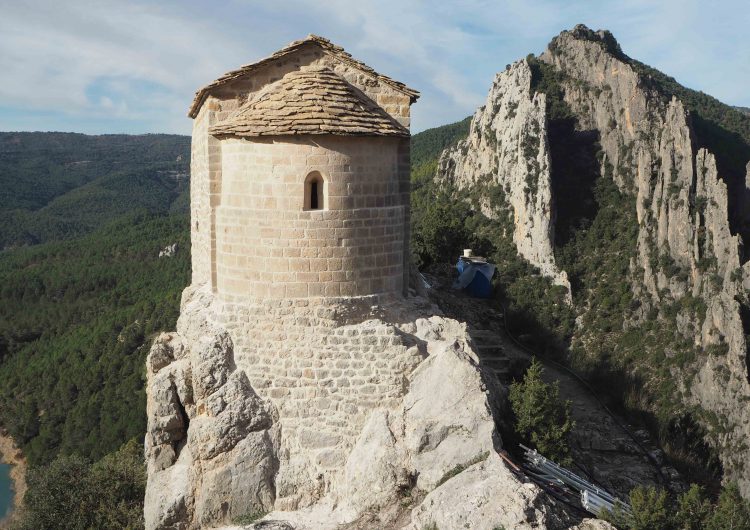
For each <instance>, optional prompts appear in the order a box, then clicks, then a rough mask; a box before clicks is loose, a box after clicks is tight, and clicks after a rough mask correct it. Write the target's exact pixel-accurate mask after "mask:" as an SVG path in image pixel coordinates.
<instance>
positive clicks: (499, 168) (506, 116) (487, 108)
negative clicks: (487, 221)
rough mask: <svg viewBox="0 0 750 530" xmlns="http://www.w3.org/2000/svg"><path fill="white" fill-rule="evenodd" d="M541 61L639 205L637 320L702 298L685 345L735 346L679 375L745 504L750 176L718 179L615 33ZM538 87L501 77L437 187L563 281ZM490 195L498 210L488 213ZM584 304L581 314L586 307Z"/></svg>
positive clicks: (672, 103) (560, 46)
mask: <svg viewBox="0 0 750 530" xmlns="http://www.w3.org/2000/svg"><path fill="white" fill-rule="evenodd" d="M538 60H539V61H541V66H543V67H544V68H549V69H552V70H553V71H555V72H557V74H558V75H557V78H556V79H557V82H558V83H559V85H560V94H562V96H563V99H564V103H565V104H566V106H567V107H568V109H569V110H570V112H571V113H572V115H573V116H574V118H575V132H580V133H581V134H584V133H588V134H595V136H596V149H597V150H599V156H598V158H596V160H593V161H592V163H593V164H595V165H596V164H598V165H599V173H600V174H601V175H603V176H605V177H606V176H608V175H611V178H612V180H613V181H614V183H615V184H616V185H617V187H618V188H619V189H620V191H621V192H623V193H624V194H626V195H627V196H628V197H629V199H628V200H631V199H630V198H634V199H635V200H634V202H635V213H636V217H637V221H638V235H637V255H636V256H634V257H633V258H632V259H631V262H630V270H629V272H628V275H627V278H626V281H628V282H629V283H630V286H631V290H632V292H633V293H634V294H635V297H636V299H637V302H638V304H639V309H638V310H637V311H635V312H634V316H633V317H632V318H633V319H634V321H636V322H637V321H639V319H644V318H646V317H647V315H648V314H649V311H650V310H651V309H656V308H659V307H665V306H666V305H668V304H674V303H679V301H680V300H681V299H684V297H686V296H688V295H689V296H691V297H692V298H695V299H699V300H702V301H703V303H705V305H706V311H705V315H698V316H692V317H688V316H685V315H683V316H680V317H679V318H678V323H677V326H678V330H679V332H680V333H682V334H683V336H684V339H686V340H687V341H689V342H690V343H693V344H695V345H696V346H697V347H698V348H703V349H706V348H710V347H721V348H724V347H726V348H728V351H727V354H726V355H725V356H716V355H708V354H704V355H699V356H698V359H697V361H696V363H695V366H692V367H691V370H692V371H697V375H696V376H695V378H692V376H690V377H689V376H688V375H687V373H681V370H677V371H676V372H675V374H674V376H675V378H676V380H678V381H682V386H683V394H684V397H683V403H685V405H686V406H694V405H697V406H699V407H700V408H702V409H704V410H706V411H708V413H709V414H710V415H715V416H716V417H719V418H721V423H722V428H721V430H722V431H723V432H722V434H721V435H715V436H712V437H711V443H713V444H714V445H716V446H717V448H718V449H719V452H720V454H721V459H722V463H723V465H724V469H725V472H726V476H727V477H728V478H731V480H736V481H738V482H739V484H740V488H741V490H742V491H743V494H744V495H750V468H747V467H746V466H744V465H743V464H742V463H741V461H742V460H747V457H748V452H747V450H746V449H742V450H739V448H742V447H745V446H746V444H744V442H743V441H745V440H747V438H748V437H749V436H750V427H749V426H750V411H749V410H748V409H747V407H744V406H742V403H743V401H744V400H747V399H750V382H749V381H750V379H749V377H748V368H747V366H748V365H747V360H746V349H747V344H746V340H745V332H744V330H743V323H742V319H743V316H742V315H743V314H748V305H749V303H748V299H749V298H750V297H749V296H748V293H749V289H750V265H748V263H744V264H743V263H742V260H743V259H745V258H744V254H745V252H744V250H743V241H742V237H741V235H740V233H739V232H741V230H742V227H743V226H747V225H748V222H747V217H748V215H749V212H750V168H747V169H746V173H747V177H746V178H745V179H744V182H740V181H739V180H738V179H737V178H736V177H737V176H736V175H734V176H731V179H730V176H728V175H722V174H720V172H719V169H718V167H717V163H716V160H715V157H714V154H712V153H710V152H709V151H708V150H707V149H705V148H701V147H700V142H699V139H698V138H697V137H696V130H697V128H696V129H694V127H693V125H694V118H693V116H691V114H690V112H688V110H687V109H686V107H685V105H684V104H683V102H682V101H680V100H679V99H678V98H677V97H668V98H667V97H664V94H662V93H660V92H658V91H657V89H655V88H654V84H655V83H654V82H653V80H652V79H650V78H649V76H648V74H644V73H643V70H642V69H640V67H639V66H638V65H637V64H636V63H635V62H634V61H632V60H630V59H629V58H628V57H627V56H625V55H624V53H623V52H622V50H621V49H620V47H619V45H618V44H617V42H616V41H615V39H614V37H612V35H611V34H610V33H609V32H606V31H598V32H594V31H591V30H590V29H588V28H586V27H585V26H577V27H576V28H574V29H573V30H571V31H564V32H562V33H561V34H560V35H559V36H557V37H555V38H554V39H553V40H552V42H551V43H550V45H549V46H548V48H547V50H546V51H545V52H544V53H543V54H542V55H541V56H540V57H539V59H538ZM541 66H539V68H540V67H541ZM535 68H537V67H535ZM532 81H533V79H532V68H531V64H530V63H529V62H528V61H527V60H523V61H519V62H517V63H515V64H514V65H512V66H511V67H510V68H508V69H506V70H505V71H504V72H501V73H499V74H497V76H496V78H495V81H494V82H493V85H492V87H491V88H490V91H489V93H488V96H487V101H486V103H485V104H484V106H482V107H480V108H479V109H478V110H477V112H476V113H475V115H474V118H473V120H472V125H471V129H470V132H469V136H468V137H467V139H466V140H465V141H463V142H460V143H459V144H458V145H457V146H456V147H454V148H450V149H448V150H446V151H445V152H444V153H443V154H442V156H441V158H440V164H439V169H438V173H437V175H436V179H437V181H438V182H452V183H453V184H455V186H456V187H457V188H459V189H461V190H468V191H469V192H470V194H471V195H472V196H474V197H481V198H480V199H477V200H478V202H479V204H478V205H477V206H476V207H477V209H480V210H481V211H483V212H484V213H485V214H487V215H488V216H490V217H491V216H492V215H493V213H496V212H498V211H499V212H501V214H500V215H502V212H503V211H506V212H507V213H508V219H510V220H511V222H512V223H508V222H507V221H506V220H501V221H502V223H503V226H506V224H510V226H512V227H513V228H512V229H513V230H514V232H513V240H514V242H515V245H516V249H517V251H518V253H519V255H521V256H523V257H524V258H526V259H527V260H528V261H529V262H530V263H531V264H533V265H536V266H537V267H539V268H540V270H541V271H542V273H543V274H545V275H547V276H549V277H550V278H553V279H554V281H555V282H556V283H558V284H561V285H567V282H566V281H564V278H563V275H564V271H558V269H557V266H556V265H555V261H554V254H553V245H554V238H555V223H556V221H557V219H556V213H555V204H556V202H555V201H556V197H555V196H554V192H553V191H554V190H555V189H556V188H555V186H553V184H556V183H554V182H552V178H553V174H554V173H553V172H552V169H553V168H552V167H551V165H552V158H551V156H550V153H551V152H552V150H551V149H550V145H549V142H550V134H549V133H550V129H549V126H550V124H549V123H548V122H547V117H546V116H545V109H546V106H547V100H546V98H545V96H544V94H540V93H536V92H535V90H534V89H533V88H532ZM553 147H554V146H553ZM732 179H733V180H732ZM740 180H742V179H740ZM488 197H494V199H492V200H495V201H498V200H499V201H500V207H499V208H498V204H494V205H492V206H493V208H490V206H491V205H490V204H489V202H488V201H489V200H490V199H488ZM497 197H499V198H500V199H497ZM503 208H505V210H503ZM575 309H576V311H578V312H579V316H580V315H581V314H582V313H583V312H584V311H585V310H586V309H584V308H575ZM743 312H744V313H743ZM744 318H745V319H746V320H747V318H748V317H744ZM578 322H579V323H580V322H582V321H581V320H580V319H579V320H578ZM627 324H628V323H627V322H626V323H625V325H627ZM747 326H748V324H747V322H745V328H747ZM689 382H690V383H689ZM705 427H706V428H707V429H708V430H709V431H711V430H712V429H714V427H713V426H712V425H710V424H706V425H705Z"/></svg>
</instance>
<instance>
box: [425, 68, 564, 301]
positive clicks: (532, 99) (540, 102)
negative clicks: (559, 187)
mask: <svg viewBox="0 0 750 530" xmlns="http://www.w3.org/2000/svg"><path fill="white" fill-rule="evenodd" d="M531 77H532V72H531V68H529V65H528V63H526V62H524V61H521V62H518V63H516V64H514V65H513V66H511V68H510V69H508V70H507V71H506V72H504V73H502V74H499V75H498V76H497V77H496V78H495V82H494V83H493V85H492V88H491V89H490V92H489V94H488V95H487V101H486V103H485V105H484V106H483V107H480V108H479V110H477V112H476V114H475V115H474V119H473V120H472V123H471V130H470V132H469V136H468V138H467V139H466V140H464V141H461V142H460V143H459V144H458V145H457V146H456V147H454V148H452V149H450V150H448V151H446V152H445V153H443V155H442V157H441V159H440V166H439V170H438V171H439V173H440V174H441V175H442V176H443V177H444V178H446V179H450V180H451V182H452V184H454V185H455V186H456V188H458V189H459V190H467V189H468V190H470V189H472V188H473V187H477V186H482V187H483V188H485V189H486V188H490V189H499V190H500V191H501V193H503V194H504V195H505V197H506V200H507V203H508V204H509V206H510V207H511V208H512V215H513V220H514V222H513V233H512V235H513V241H514V242H515V244H516V247H517V248H518V252H519V254H521V255H522V256H523V257H524V258H526V259H527V260H528V261H529V262H530V263H531V264H533V265H535V266H537V267H539V269H540V270H541V272H542V274H544V275H546V276H549V277H551V278H553V279H554V282H555V283H556V284H558V285H562V286H565V287H567V288H569V287H570V284H569V283H568V279H567V276H566V275H565V273H564V272H562V271H560V270H559V269H558V268H557V266H556V264H555V256H554V253H553V243H554V238H555V233H554V227H555V223H554V222H555V219H554V208H553V204H552V190H551V181H550V153H549V148H548V139H547V118H546V109H547V101H546V96H545V94H541V93H538V92H534V91H533V90H532V89H531ZM489 200H490V197H489V196H487V195H485V196H479V197H478V204H479V206H480V208H482V211H483V212H484V213H485V214H486V215H487V216H488V217H493V216H494V215H495V213H494V212H493V210H492V208H491V205H490V204H489Z"/></svg>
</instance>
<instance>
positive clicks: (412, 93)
mask: <svg viewBox="0 0 750 530" xmlns="http://www.w3.org/2000/svg"><path fill="white" fill-rule="evenodd" d="M311 44H312V45H316V46H319V47H320V48H321V49H322V50H323V51H324V52H326V53H328V54H330V55H332V56H334V57H336V58H337V59H339V60H340V61H341V62H343V63H344V64H348V65H349V66H352V67H354V68H357V69H358V70H360V71H362V72H364V73H366V74H369V75H371V76H372V77H374V78H376V79H378V80H380V81H382V82H383V83H385V84H387V85H389V86H391V87H392V88H394V89H396V90H398V91H400V92H403V93H404V94H406V95H408V96H409V97H410V98H411V102H412V103H414V102H415V101H416V100H417V99H418V98H419V92H418V91H416V90H414V89H412V88H409V87H407V86H406V85H405V84H403V83H399V82H398V81H394V80H393V79H391V78H390V77H388V76H385V75H382V74H379V73H377V72H376V71H375V70H373V69H372V68H370V67H369V66H367V65H366V64H365V63H363V62H360V61H358V60H356V59H354V58H353V57H352V56H351V55H350V54H348V53H347V52H346V51H344V48H342V47H341V46H336V45H335V44H333V43H332V42H331V41H329V40H328V39H325V38H323V37H319V36H317V35H308V36H307V38H305V39H302V40H297V41H294V42H292V43H291V44H289V45H287V46H285V47H284V48H282V49H280V50H279V51H277V52H275V53H274V54H273V55H271V56H269V57H266V58H265V59H261V60H260V61H258V62H255V63H251V64H246V65H244V66H242V67H240V68H238V69H237V70H232V71H231V72H227V73H226V74H224V75H223V76H221V77H220V78H218V79H217V80H215V81H213V82H212V83H209V84H208V85H206V86H204V87H203V88H201V89H200V90H198V91H197V92H196V93H195V98H194V99H193V103H192V104H191V105H190V110H189V111H188V116H189V117H191V118H195V117H196V116H197V115H198V111H199V110H200V108H201V105H203V102H204V101H205V100H206V98H207V97H208V95H209V94H210V93H211V90H212V89H214V88H217V87H220V86H221V85H224V84H226V83H229V82H231V81H234V80H235V79H239V78H240V77H244V76H246V75H248V74H251V73H252V72H254V71H255V70H258V69H259V68H262V67H264V66H266V65H268V64H270V63H272V62H273V61H276V60H277V59H281V58H282V57H285V56H287V55H289V54H291V53H294V52H296V51H297V50H299V49H300V48H302V47H303V46H306V45H311Z"/></svg>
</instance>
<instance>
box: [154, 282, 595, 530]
mask: <svg viewBox="0 0 750 530" xmlns="http://www.w3.org/2000/svg"><path fill="white" fill-rule="evenodd" d="M360 302H361V301H359V302H358V301H357V300H356V299H351V300H349V301H346V300H344V301H341V302H322V301H318V302H304V303H300V302H298V303H297V304H294V303H292V302H290V303H281V304H280V307H282V306H283V310H281V309H279V308H276V311H277V313H276V314H274V313H273V311H271V310H270V307H265V308H264V310H263V311H260V310H258V308H255V310H252V309H248V308H246V309H245V311H246V313H245V315H247V314H248V313H249V314H253V315H255V317H254V318H255V320H254V321H253V322H252V323H248V322H247V320H249V317H246V316H245V317H243V312H242V311H241V310H240V309H238V308H237V307H234V308H233V309H232V311H227V308H226V307H225V306H223V305H222V304H220V303H218V302H217V301H216V299H215V298H214V297H213V295H212V294H210V293H209V292H206V291H205V290H203V289H200V288H193V287H191V288H188V289H187V290H186V291H185V294H184V296H183V304H182V308H181V315H180V319H179V321H178V324H177V331H176V332H172V333H164V334H162V335H160V336H159V337H158V338H157V339H156V341H155V342H154V345H153V347H152V349H151V352H150V353H149V356H148V361H147V371H148V385H147V394H148V429H147V434H146V459H147V464H148V485H147V491H146V499H145V522H146V528H148V529H157V528H158V529H193V528H209V527H210V528H213V527H221V526H222V525H230V524H231V523H232V522H233V521H235V520H237V519H238V518H241V517H243V516H248V517H249V516H253V517H257V518H260V517H263V516H265V517H264V520H265V521H274V523H273V524H276V525H277V526H274V528H276V527H278V528H285V529H295V528H300V529H302V528H305V529H315V528H320V529H328V528H333V527H336V528H373V527H378V528H384V527H391V526H394V525H395V526H397V527H404V528H411V529H413V530H419V529H421V528H424V527H425V526H427V525H430V524H437V526H439V527H441V528H453V527H455V526H456V525H457V524H458V523H457V522H458V521H460V522H461V524H463V523H467V524H471V527H472V528H486V529H488V530H489V529H491V528H495V527H497V526H499V525H503V526H505V527H506V528H540V527H541V528H553V529H554V528H560V529H562V528H568V527H571V526H572V524H573V523H572V522H571V519H570V517H569V516H568V515H566V513H565V511H564V510H563V509H562V508H561V506H560V505H558V504H557V503H555V501H554V500H552V499H551V498H550V497H548V496H546V495H545V494H544V493H543V492H542V490H541V489H540V488H538V487H537V486H535V485H533V484H530V483H523V482H522V481H521V480H520V479H519V478H518V477H517V476H516V475H515V474H514V473H513V472H512V471H511V469H510V468H509V467H508V466H507V464H506V463H505V462H504V461H503V460H502V459H501V458H500V456H499V455H498V453H497V450H498V449H500V447H501V440H500V437H499V434H498V432H497V430H496V426H495V422H496V419H497V415H498V414H499V413H500V411H499V409H498V406H499V403H500V401H499V399H498V397H499V392H501V390H500V389H499V387H498V382H497V380H496V379H493V378H494V375H491V374H489V373H485V372H484V370H483V369H482V368H480V367H479V361H478V358H477V356H476V354H475V353H474V351H473V349H472V346H471V342H470V338H469V335H468V334H467V331H466V326H465V325H464V324H460V323H458V322H456V321H454V320H451V319H448V318H444V317H441V316H434V315H435V313H436V312H438V313H439V310H437V308H435V307H434V306H431V305H430V304H429V303H427V302H426V300H424V299H421V298H416V299H412V300H411V301H404V300H392V301H390V302H388V303H384V304H380V305H378V306H374V307H373V306H370V305H369V304H364V305H363V304H361V303H360ZM281 314H283V317H282V316H280V315H281ZM295 323H296V325H297V326H298V327H297V328H295ZM272 329H274V330H275V331H270V330H272ZM303 329H306V330H308V333H307V335H305V336H303V337H298V336H297V335H296V333H297V332H299V331H301V330H303ZM279 333H280V334H281V335H283V337H284V340H283V341H281V342H274V340H273V335H274V334H279ZM248 336H251V337H254V338H255V339H256V340H260V341H263V342H264V343H266V342H268V343H270V344H272V346H273V347H272V353H273V354H272V355H270V356H269V357H268V358H267V359H263V355H262V353H261V352H260V351H259V350H257V349H255V350H254V349H253V348H252V347H251V346H250V345H249V344H248V342H247V341H248ZM264 362H269V363H272V364H271V365H265V364H264ZM298 364H299V366H300V368H299V373H297V370H298V368H297V366H298ZM274 366H275V368H274ZM302 366H304V367H302ZM279 370H281V371H283V372H284V373H286V374H288V375H286V376H282V375H280V372H279ZM389 370H390V372H392V373H393V374H394V376H395V378H394V379H393V381H392V382H393V385H391V384H390V383H391V381H390V379H389V378H388V377H386V376H385V375H384V374H386V373H390V372H389ZM274 372H276V373H274ZM379 385H385V386H386V387H387V389H388V393H387V395H386V394H383V395H381V396H379V397H377V398H374V397H373V396H374V395H375V394H376V393H377V392H378V390H377V388H378V386H379ZM464 468H465V469H466V470H465V471H463V472H462V473H460V474H458V475H456V473H457V471H461V470H462V469H464ZM454 475H456V476H454ZM451 477H452V478H451ZM467 483H469V484H470V485H471V487H467ZM480 486H481V487H480ZM396 520H398V525H396V523H395V521H396ZM264 524H266V525H271V524H272V523H270V522H267V523H264ZM592 524H599V525H600V526H596V527H597V528H609V526H607V525H606V524H604V523H600V522H597V523H592ZM259 527H260V526H259ZM266 527H268V526H263V528H266Z"/></svg>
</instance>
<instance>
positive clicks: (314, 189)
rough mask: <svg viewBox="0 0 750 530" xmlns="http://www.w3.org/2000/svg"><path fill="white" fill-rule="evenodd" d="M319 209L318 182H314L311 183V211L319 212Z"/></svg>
mask: <svg viewBox="0 0 750 530" xmlns="http://www.w3.org/2000/svg"><path fill="white" fill-rule="evenodd" d="M318 208H319V206H318V181H317V180H313V181H312V182H311V183H310V209H311V210H317V209H318Z"/></svg>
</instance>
